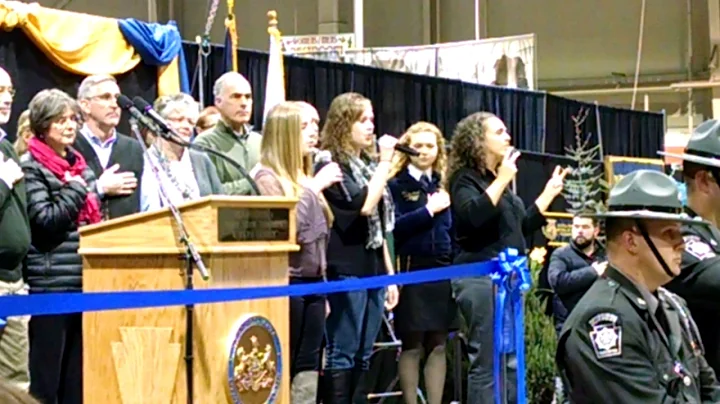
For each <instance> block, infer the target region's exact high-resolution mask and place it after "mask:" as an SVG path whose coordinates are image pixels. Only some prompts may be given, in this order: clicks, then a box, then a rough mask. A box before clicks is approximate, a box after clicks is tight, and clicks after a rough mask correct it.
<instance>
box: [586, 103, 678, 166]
mask: <svg viewBox="0 0 720 404" xmlns="http://www.w3.org/2000/svg"><path fill="white" fill-rule="evenodd" d="M597 108H598V111H599V115H600V126H599V129H600V131H601V134H602V139H603V148H604V151H605V155H606V156H607V155H611V156H632V157H647V158H662V157H661V156H659V155H658V154H657V152H658V151H662V150H664V148H665V142H664V134H665V116H664V115H663V114H657V113H652V112H644V111H631V110H628V109H620V108H613V107H606V106H602V105H600V106H598V107H597Z"/></svg>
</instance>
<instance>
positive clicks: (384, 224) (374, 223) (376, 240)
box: [348, 156, 395, 250]
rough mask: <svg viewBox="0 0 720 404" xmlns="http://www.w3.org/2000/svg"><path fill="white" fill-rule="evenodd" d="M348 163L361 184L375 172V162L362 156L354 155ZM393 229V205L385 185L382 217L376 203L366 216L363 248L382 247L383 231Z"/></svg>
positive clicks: (366, 182)
mask: <svg viewBox="0 0 720 404" xmlns="http://www.w3.org/2000/svg"><path fill="white" fill-rule="evenodd" d="M348 163H349V165H350V170H351V171H352V176H353V178H354V179H355V182H357V183H358V184H360V185H362V186H367V185H368V183H369V182H370V179H371V178H372V176H373V174H375V167H377V163H375V162H367V163H366V162H365V161H364V160H362V158H358V157H354V156H351V157H350V158H349V160H348ZM381 220H382V221H381ZM394 229H395V207H394V205H393V199H392V194H391V193H390V189H389V188H388V187H387V186H385V189H383V217H382V219H381V218H380V210H379V209H378V205H375V207H374V208H373V211H372V213H371V214H370V216H368V235H367V240H366V242H365V248H367V249H369V250H374V249H376V248H380V247H382V245H383V241H385V234H384V232H392V231H393V230H394Z"/></svg>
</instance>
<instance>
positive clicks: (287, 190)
mask: <svg viewBox="0 0 720 404" xmlns="http://www.w3.org/2000/svg"><path fill="white" fill-rule="evenodd" d="M302 113H303V109H302V107H301V106H300V105H298V104H297V103H294V102H283V103H281V104H278V105H277V106H275V107H274V108H273V109H271V110H270V113H269V114H268V116H267V118H266V120H265V125H264V127H263V137H262V143H261V146H260V162H259V163H258V165H257V166H255V167H254V168H253V169H252V174H253V177H254V180H255V182H256V183H257V186H258V188H259V189H260V192H261V193H262V194H263V195H275V196H290V197H297V198H299V202H298V204H297V207H296V220H297V226H296V228H297V243H298V244H300V251H298V252H296V253H291V254H290V256H289V271H288V272H289V273H288V275H289V277H290V284H306V283H316V282H323V281H325V279H326V277H325V270H326V264H325V263H326V259H325V254H326V250H327V244H328V234H329V229H330V226H331V225H332V221H333V216H332V212H331V211H330V208H329V207H328V205H327V202H326V201H325V198H324V197H323V195H322V191H323V190H324V189H325V188H327V187H329V186H330V185H332V184H334V183H336V182H338V181H340V180H341V179H342V174H341V173H340V169H339V168H338V167H337V165H329V166H326V167H324V168H323V169H322V170H320V171H319V172H318V173H317V175H316V176H314V177H313V176H312V175H311V173H310V172H309V170H310V169H311V168H312V167H310V166H308V165H307V164H305V163H304V157H305V155H307V154H308V153H309V149H308V147H307V146H306V144H305V142H304V141H303V134H302ZM326 302H327V301H326V297H325V296H324V295H308V296H293V297H291V298H290V378H291V381H292V384H291V397H292V402H293V403H299V404H304V403H315V398H316V396H317V386H318V374H319V373H318V372H319V370H320V350H321V348H322V342H323V336H324V330H325V315H326V304H327V303H326Z"/></svg>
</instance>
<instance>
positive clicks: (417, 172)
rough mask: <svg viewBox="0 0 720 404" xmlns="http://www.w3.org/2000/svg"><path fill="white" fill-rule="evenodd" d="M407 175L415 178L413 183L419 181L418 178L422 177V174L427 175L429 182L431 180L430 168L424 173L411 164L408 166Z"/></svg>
mask: <svg viewBox="0 0 720 404" xmlns="http://www.w3.org/2000/svg"><path fill="white" fill-rule="evenodd" d="M408 173H410V176H411V177H413V178H415V181H420V177H422V176H423V174H425V175H427V176H428V178H429V179H430V180H432V168H429V169H427V170H425V171H423V170H421V169H419V168H417V167H415V165H413V164H408Z"/></svg>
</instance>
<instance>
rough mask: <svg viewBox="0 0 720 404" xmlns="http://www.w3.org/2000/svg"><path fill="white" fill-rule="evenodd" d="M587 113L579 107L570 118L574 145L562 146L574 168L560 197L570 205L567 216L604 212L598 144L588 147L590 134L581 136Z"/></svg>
mask: <svg viewBox="0 0 720 404" xmlns="http://www.w3.org/2000/svg"><path fill="white" fill-rule="evenodd" d="M589 112H590V110H589V109H588V108H585V107H582V108H580V111H579V112H578V114H577V115H574V116H572V117H571V119H572V121H573V126H574V127H575V145H573V146H571V147H566V148H565V151H566V152H567V156H568V157H570V158H571V159H572V160H573V161H574V163H575V166H574V167H572V171H570V173H569V174H568V176H567V177H566V178H565V186H564V189H563V196H564V197H565V200H566V201H567V202H568V204H569V205H570V208H569V209H568V212H569V213H572V214H577V213H590V212H601V211H603V210H604V208H605V207H604V204H603V201H602V199H603V198H602V197H603V193H604V192H605V191H606V190H607V188H608V185H607V182H606V181H605V180H604V179H603V175H604V173H603V166H602V164H597V161H598V160H599V158H600V147H601V145H600V144H597V145H595V146H591V140H592V133H590V132H588V134H587V135H584V134H583V127H584V125H585V120H586V119H587V116H588V113H589Z"/></svg>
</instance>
